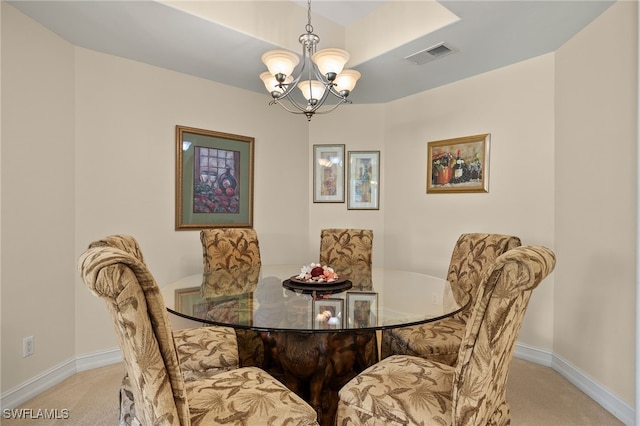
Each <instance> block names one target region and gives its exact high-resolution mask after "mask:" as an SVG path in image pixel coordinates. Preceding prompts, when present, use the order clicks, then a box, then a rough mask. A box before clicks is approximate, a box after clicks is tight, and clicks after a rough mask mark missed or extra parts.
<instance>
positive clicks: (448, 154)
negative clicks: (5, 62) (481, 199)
mask: <svg viewBox="0 0 640 426" xmlns="http://www.w3.org/2000/svg"><path fill="white" fill-rule="evenodd" d="M489 144H490V134H489V133H486V134H482V135H474V136H465V137H462V138H455V139H446V140H441V141H433V142H428V143H427V194H431V193H464V192H489Z"/></svg>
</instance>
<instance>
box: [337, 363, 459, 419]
mask: <svg viewBox="0 0 640 426" xmlns="http://www.w3.org/2000/svg"><path fill="white" fill-rule="evenodd" d="M454 372H455V368H454V367H451V366H449V365H446V364H440V363H436V362H432V361H428V360H426V359H423V358H420V357H414V356H407V355H394V356H391V357H389V358H385V359H383V360H382V361H380V362H379V363H377V364H375V365H373V366H371V367H369V368H367V369H366V370H364V371H363V372H362V373H360V374H359V375H358V376H356V377H355V378H353V379H352V380H351V381H350V382H349V383H347V384H346V385H345V386H344V387H343V388H342V389H341V390H340V392H339V395H340V402H339V405H338V414H337V418H338V419H340V422H341V424H356V425H366V426H373V425H375V426H378V425H379V426H382V425H385V426H386V425H436V424H437V425H448V424H451V422H452V420H451V419H452V416H451V400H452V393H453V389H452V388H453V377H454Z"/></svg>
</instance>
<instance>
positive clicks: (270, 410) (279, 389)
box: [186, 367, 317, 426]
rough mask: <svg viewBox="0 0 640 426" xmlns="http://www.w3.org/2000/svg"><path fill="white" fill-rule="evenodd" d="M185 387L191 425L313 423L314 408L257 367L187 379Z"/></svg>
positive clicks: (302, 425) (250, 425)
mask: <svg viewBox="0 0 640 426" xmlns="http://www.w3.org/2000/svg"><path fill="white" fill-rule="evenodd" d="M186 390H187V400H188V401H189V412H190V415H191V424H192V425H193V426H208V425H213V424H228V425H243V426H244V425H246V426H264V425H267V424H268V425H273V426H278V425H301V426H304V425H317V421H316V412H315V410H313V409H312V408H311V407H310V406H309V405H308V404H306V403H305V402H304V401H303V400H302V399H301V398H300V397H299V396H298V395H296V394H295V393H294V392H292V391H290V390H289V389H287V387H286V386H284V385H283V384H282V383H280V382H279V381H277V380H275V379H274V378H273V377H272V376H270V375H269V374H268V373H266V372H264V371H263V370H261V369H259V368H257V367H244V368H239V369H235V370H231V371H226V372H221V373H219V374H216V375H215V376H214V377H211V378H204V379H202V380H195V381H191V382H187V383H186Z"/></svg>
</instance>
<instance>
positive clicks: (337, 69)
mask: <svg viewBox="0 0 640 426" xmlns="http://www.w3.org/2000/svg"><path fill="white" fill-rule="evenodd" d="M349 57H350V55H349V53H348V52H347V51H345V50H342V49H322V50H319V51H317V52H316V53H314V54H313V56H312V57H311V60H312V61H313V62H314V63H315V64H316V65H317V66H318V70H320V73H321V74H322V75H325V76H332V77H333V78H329V80H333V79H334V78H335V76H336V75H338V74H340V73H341V72H342V69H343V68H344V65H345V64H346V63H347V61H348V60H349Z"/></svg>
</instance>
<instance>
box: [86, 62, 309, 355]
mask: <svg viewBox="0 0 640 426" xmlns="http://www.w3.org/2000/svg"><path fill="white" fill-rule="evenodd" d="M75 53H76V81H77V87H76V109H77V116H76V140H77V144H76V176H77V180H76V185H77V201H76V208H77V213H76V216H77V220H76V243H77V251H78V252H77V254H78V255H79V254H80V253H81V251H82V250H83V248H84V247H86V245H87V244H88V242H90V241H92V240H94V239H97V238H100V237H101V236H104V235H108V234H112V233H129V234H131V235H134V236H135V237H136V238H137V239H138V241H139V243H140V245H141V247H142V249H143V250H144V253H145V260H146V261H147V263H148V265H149V267H150V269H151V270H152V271H153V273H154V276H155V277H156V279H157V280H158V283H159V285H160V286H162V285H163V284H164V283H168V282H172V281H175V280H177V279H178V278H181V277H183V276H186V275H191V274H195V273H198V272H199V271H201V270H202V249H201V246H200V239H199V233H198V231H174V205H175V204H174V193H175V191H174V186H175V172H174V170H175V137H174V134H175V125H176V124H180V125H186V126H191V127H197V128H203V129H213V130H217V131H222V132H226V133H234V134H240V135H247V136H253V137H254V138H255V156H256V161H255V170H254V172H255V185H254V191H255V200H254V203H255V206H254V218H255V220H254V227H255V229H256V230H257V232H258V234H259V236H260V245H261V252H262V257H263V262H265V263H288V262H293V263H300V264H303V263H305V262H307V259H308V258H309V254H308V253H307V252H306V250H307V244H306V240H305V239H300V235H305V234H306V232H307V229H308V221H309V219H308V217H309V213H308V206H307V203H306V199H307V193H308V187H307V171H308V166H307V160H306V158H307V154H308V145H307V137H306V132H307V124H306V121H305V120H301V119H300V117H293V116H289V115H288V114H285V116H284V117H283V114H282V112H281V111H280V110H279V109H277V108H270V107H269V106H268V98H267V97H265V96H260V95H259V94H255V93H251V92H246V91H241V90H237V89H233V88H230V87H228V86H224V85H220V84H216V83H212V82H209V81H206V80H201V79H197V78H193V77H189V76H186V75H183V74H179V73H174V72H170V71H167V70H164V69H160V68H154V67H150V66H148V65H144V64H141V63H137V62H133V61H129V60H125V59H121V58H117V57H113V56H108V55H104V54H101V53H97V52H94V51H90V50H86V49H76V52H75ZM285 128H286V129H287V131H282V130H283V129H285ZM297 159H299V160H297ZM292 200H298V201H299V202H298V203H297V204H295V208H291V207H292ZM76 298H77V303H76V309H77V312H76V317H77V318H78V323H77V328H76V352H77V353H87V352H92V351H98V350H102V349H105V348H108V347H109V346H110V345H111V346H113V344H114V343H112V342H111V340H112V334H113V332H112V330H111V327H112V326H111V325H110V324H109V323H108V322H107V316H106V311H105V310H104V308H103V306H102V305H103V302H101V301H99V300H97V299H95V298H93V297H92V296H91V295H90V293H89V292H88V291H87V290H86V289H85V288H84V286H83V285H82V284H81V282H80V280H78V281H77V287H76ZM105 338H107V339H109V343H105V341H104V339H105Z"/></svg>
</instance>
